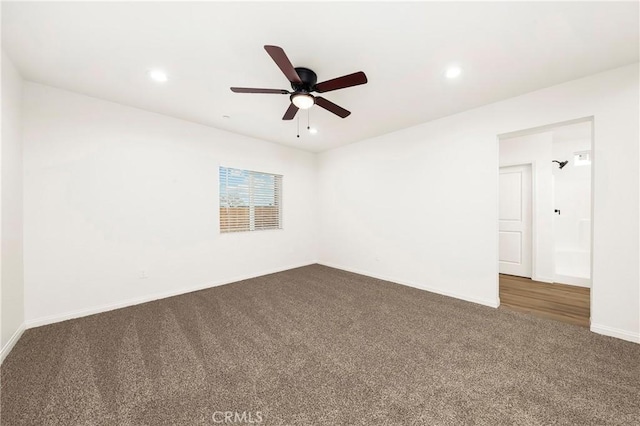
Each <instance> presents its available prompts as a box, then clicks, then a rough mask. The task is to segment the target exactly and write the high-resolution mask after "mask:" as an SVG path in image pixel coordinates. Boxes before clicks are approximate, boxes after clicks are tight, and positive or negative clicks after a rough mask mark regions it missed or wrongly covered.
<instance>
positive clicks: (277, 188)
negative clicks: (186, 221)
mask: <svg viewBox="0 0 640 426" xmlns="http://www.w3.org/2000/svg"><path fill="white" fill-rule="evenodd" d="M231 170H235V171H238V172H242V173H247V174H248V179H249V180H250V182H249V184H248V187H247V196H248V197H249V201H248V206H246V207H248V209H249V219H248V221H249V226H248V229H228V228H229V226H228V223H227V227H226V228H225V227H223V223H222V209H224V208H230V206H227V207H223V205H222V204H223V203H222V195H223V194H222V191H221V189H222V173H223V171H224V173H225V176H226V177H227V178H228V175H229V172H230V171H231ZM256 175H266V176H269V177H272V178H273V179H274V186H273V189H274V194H273V197H274V204H273V206H274V207H277V216H276V217H277V219H276V221H275V222H276V226H274V227H257V226H256V222H255V219H256V215H255V212H256V207H261V206H259V205H256V204H255V200H254V195H255V189H256V187H255V185H254V184H253V180H254V178H255V177H256ZM226 186H227V187H228V182H227V183H226ZM283 186H284V176H283V175H282V174H278V173H271V172H261V171H257V170H250V169H244V168H239V167H230V166H223V165H218V212H219V217H218V232H219V233H220V234H221V235H222V234H239V233H246V232H255V231H278V230H283V229H284V220H283V214H282V207H283ZM227 194H228V191H227ZM239 207H240V206H239ZM243 207H244V206H243ZM262 207H265V206H262Z"/></svg>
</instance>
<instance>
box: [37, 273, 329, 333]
mask: <svg viewBox="0 0 640 426" xmlns="http://www.w3.org/2000/svg"><path fill="white" fill-rule="evenodd" d="M315 263H317V262H315V261H313V262H306V263H301V264H298V265H290V266H287V267H282V268H274V269H270V270H266V271H262V272H260V273H254V274H248V275H241V276H237V277H233V278H228V279H224V280H220V281H214V282H211V283H207V284H201V285H197V286H193V287H188V288H181V289H180V290H174V291H168V292H164V293H156V294H152V295H148V296H143V297H138V298H134V299H127V300H122V301H119V302H115V303H109V304H106V305H99V306H94V307H92V308H87V309H80V310H77V311H73V312H65V313H62V314H56V315H50V316H47V317H41V318H35V319H32V320H28V321H26V328H34V327H40V326H43V325H47V324H53V323H56V322H61V321H66V320H70V319H74V318H81V317H86V316H89V315H94V314H99V313H101V312H108V311H113V310H114V309H120V308H126V307H127V306H133V305H139V304H141V303H147V302H152V301H154V300H159V299H166V298H167V297H173V296H179V295H181V294H186V293H191V292H194V291H198V290H205V289H207V288H211V287H217V286H221V285H225V284H231V283H234V282H237V281H244V280H248V279H251V278H256V277H261V276H263V275H269V274H275V273H276V272H283V271H287V270H289V269H295V268H300V267H302V266H308V265H313V264H315Z"/></svg>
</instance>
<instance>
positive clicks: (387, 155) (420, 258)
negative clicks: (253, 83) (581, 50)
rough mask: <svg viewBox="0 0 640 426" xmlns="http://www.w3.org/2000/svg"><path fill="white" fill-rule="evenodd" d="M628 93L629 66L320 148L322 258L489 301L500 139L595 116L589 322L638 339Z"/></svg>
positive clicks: (633, 100)
mask: <svg viewBox="0 0 640 426" xmlns="http://www.w3.org/2000/svg"><path fill="white" fill-rule="evenodd" d="M638 89H639V88H638V65H637V64H635V65H631V66H627V67H623V68H619V69H616V70H612V71H608V72H605V73H601V74H597V75H594V76H591V77H587V78H584V79H580V80H575V81H571V82H568V83H564V84H561V85H558V86H554V87H550V88H547V89H543V90H539V91H536V92H532V93H529V94H526V95H523V96H519V97H516V98H512V99H508V100H505V101H502V102H498V103H495V104H491V105H486V106H483V107H481V108H477V109H474V110H470V111H467V112H463V113H460V114H456V115H453V116H449V117H446V118H443V119H440V120H435V121H432V122H428V123H425V124H422V125H419V126H415V127H412V128H408V129H404V130H401V131H398V132H394V133H390V134H387V135H383V136H380V137H376V138H373V139H369V140H365V141H362V142H358V143H355V144H351V145H348V146H345V147H341V148H337V149H334V150H330V151H328V152H325V153H322V154H321V155H320V156H319V163H318V167H319V196H320V204H319V207H320V231H321V232H320V248H319V259H320V262H322V263H324V264H328V265H334V266H337V267H341V268H344V269H349V270H353V271H358V272H362V273H365V274H368V275H372V276H378V277H384V278H388V279H391V280H394V281H397V282H403V283H407V284H411V285H415V286H419V287H423V288H428V289H431V290H434V291H437V292H441V293H445V294H450V295H455V296H457V297H460V298H464V299H468V300H473V301H477V302H480V303H485V304H488V305H495V304H497V303H498V284H497V273H498V261H497V247H498V241H497V240H498V233H497V227H498V226H497V225H498V135H501V134H506V133H510V132H515V131H520V130H523V129H529V128H534V127H538V126H545V125H548V124H551V123H559V122H563V121H568V120H574V119H577V118H582V117H589V116H594V120H595V124H594V129H595V134H594V137H595V146H594V170H593V173H594V177H595V187H594V200H593V201H594V227H595V228H594V235H593V238H594V246H595V250H594V253H593V261H594V263H593V288H592V297H593V301H592V313H591V315H592V317H591V322H592V326H591V329H592V330H593V331H596V332H599V333H603V334H609V335H614V336H617V337H620V338H624V339H628V340H633V341H640V335H639V333H640V309H639V305H640V291H639V287H640V285H639V278H640V277H639V272H640V270H639V268H638V261H639V259H640V253H639V233H638V227H639V221H638V217H639V214H640V211H639V197H638V195H639V193H640V192H639V184H640V176H639V173H638V158H639V152H638V151H639V149H638V146H639V144H638V140H639V130H638V114H639V107H638V104H639V96H638ZM437 101H438V100H437V99H428V100H425V102H437Z"/></svg>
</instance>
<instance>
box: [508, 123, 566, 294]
mask: <svg viewBox="0 0 640 426" xmlns="http://www.w3.org/2000/svg"><path fill="white" fill-rule="evenodd" d="M552 144H553V133H552V132H542V133H536V134H532V135H526V136H519V137H512V138H501V139H500V144H499V147H498V151H499V156H500V157H499V160H498V161H499V165H500V167H504V166H515V165H519V164H531V165H532V167H531V180H532V187H533V191H532V198H533V210H534V211H533V216H532V225H533V226H532V248H533V250H532V255H533V256H532V257H533V268H532V270H533V274H532V276H531V278H532V279H534V280H536V281H543V282H549V283H551V282H553V280H554V275H555V272H554V260H553V258H554V239H553V209H554V204H553V174H552V165H553V164H554V163H551V160H552V158H553V146H552Z"/></svg>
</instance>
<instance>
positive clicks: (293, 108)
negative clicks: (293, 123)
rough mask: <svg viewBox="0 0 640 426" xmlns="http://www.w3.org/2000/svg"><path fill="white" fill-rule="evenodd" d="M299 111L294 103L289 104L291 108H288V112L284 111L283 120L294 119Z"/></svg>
mask: <svg viewBox="0 0 640 426" xmlns="http://www.w3.org/2000/svg"><path fill="white" fill-rule="evenodd" d="M297 112H298V107H297V106H295V105H294V104H291V105H289V109H287V112H285V113H284V117H282V119H283V120H293V117H295V116H296V113H297Z"/></svg>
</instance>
